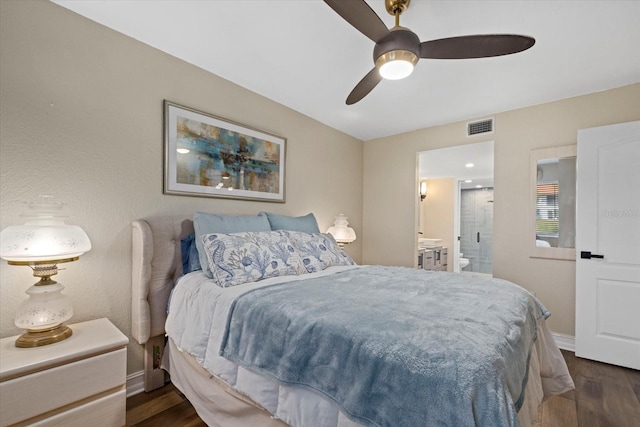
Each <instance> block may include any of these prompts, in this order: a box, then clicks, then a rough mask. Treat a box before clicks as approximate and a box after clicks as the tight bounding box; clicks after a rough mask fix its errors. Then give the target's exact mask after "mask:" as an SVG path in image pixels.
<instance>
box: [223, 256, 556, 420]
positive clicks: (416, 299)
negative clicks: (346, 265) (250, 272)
mask: <svg viewBox="0 0 640 427" xmlns="http://www.w3.org/2000/svg"><path fill="white" fill-rule="evenodd" d="M541 316H544V317H546V316H548V312H547V311H546V310H545V309H544V307H543V306H542V305H541V304H540V303H539V302H538V301H537V300H536V299H535V298H534V297H533V296H532V295H531V294H529V293H528V292H526V291H525V290H523V289H522V288H520V287H519V286H516V285H514V284H512V283H510V282H507V281H504V280H499V279H478V278H475V277H470V276H467V275H460V274H451V273H435V272H426V271H423V270H417V269H410V268H403V267H382V266H366V267H359V268H357V269H355V270H349V271H343V272H340V273H337V274H334V275H331V276H328V277H321V278H315V279H309V280H304V281H295V282H289V283H282V284H276V285H273V286H268V287H264V288H257V289H254V290H249V291H248V292H247V293H245V294H243V295H241V296H239V297H238V298H237V299H236V300H235V301H234V303H233V305H232V307H231V310H230V312H229V317H228V320H227V325H226V331H225V334H224V337H223V340H222V345H221V349H220V354H221V355H222V356H223V357H225V358H227V359H229V360H231V361H234V362H236V363H238V364H240V365H241V366H243V367H245V368H246V369H249V370H251V371H254V372H257V373H259V374H262V375H265V376H268V377H271V378H274V379H276V380H278V381H280V382H281V383H284V384H289V385H298V386H303V387H306V388H308V389H311V390H314V391H316V392H319V393H321V394H323V395H325V396H326V397H328V398H330V399H331V400H333V401H334V402H335V403H336V404H337V405H338V406H339V407H340V408H341V410H342V411H343V412H344V413H345V414H346V415H348V416H349V417H351V418H352V419H353V420H355V421H358V422H360V423H362V424H364V425H367V426H380V427H383V426H385V427H386V426H394V427H396V426H398V427H399V426H473V425H476V426H493V427H495V426H517V425H518V424H519V423H518V417H517V411H518V409H519V408H520V405H521V404H522V401H523V399H524V389H525V386H526V382H527V373H528V366H529V357H530V354H531V349H532V346H533V343H534V341H535V339H536V320H537V319H538V318H539V317H541Z"/></svg>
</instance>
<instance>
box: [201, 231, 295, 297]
mask: <svg viewBox="0 0 640 427" xmlns="http://www.w3.org/2000/svg"><path fill="white" fill-rule="evenodd" d="M202 242H203V245H204V250H205V253H206V254H207V260H208V262H209V268H210V269H211V272H212V274H213V278H214V279H216V281H217V282H218V285H219V286H221V287H223V288H226V287H228V286H236V285H240V284H242V283H248V282H257V281H258V280H263V279H267V278H270V277H278V276H291V275H298V274H304V273H306V272H307V270H306V269H305V268H304V265H303V264H302V260H301V259H300V256H299V255H298V253H297V252H296V250H295V248H294V246H293V245H292V244H291V242H290V241H289V239H288V237H287V236H286V235H284V234H282V233H280V232H277V231H268V232H245V233H231V234H221V233H214V234H206V235H204V236H202Z"/></svg>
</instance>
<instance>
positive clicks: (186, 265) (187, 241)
mask: <svg viewBox="0 0 640 427" xmlns="http://www.w3.org/2000/svg"><path fill="white" fill-rule="evenodd" d="M195 237H196V235H195V233H191V234H189V235H188V236H186V237H183V238H182V239H181V240H180V250H181V252H182V274H187V273H191V272H192V271H198V270H202V266H201V265H200V256H199V255H198V248H197V247H196V241H195Z"/></svg>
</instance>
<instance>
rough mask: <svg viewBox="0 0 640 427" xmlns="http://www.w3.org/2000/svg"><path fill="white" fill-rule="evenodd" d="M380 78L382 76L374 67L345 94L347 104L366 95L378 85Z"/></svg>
mask: <svg viewBox="0 0 640 427" xmlns="http://www.w3.org/2000/svg"><path fill="white" fill-rule="evenodd" d="M381 80H382V76H381V75H380V73H379V72H378V69H377V68H375V67H374V68H373V69H372V70H371V71H369V72H368V73H367V75H366V76H364V77H363V78H362V80H360V82H359V83H358V84H357V85H356V87H354V88H353V90H352V91H351V93H350V94H349V96H347V105H352V104H355V103H356V102H358V101H360V100H361V99H362V98H364V97H365V96H367V95H368V94H369V92H371V90H373V88H374V87H376V86H378V83H380V81H381Z"/></svg>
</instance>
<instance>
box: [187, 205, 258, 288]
mask: <svg viewBox="0 0 640 427" xmlns="http://www.w3.org/2000/svg"><path fill="white" fill-rule="evenodd" d="M193 228H194V230H195V232H196V233H195V234H196V239H195V241H196V247H197V248H198V256H199V257H200V265H201V266H202V271H204V272H205V274H206V275H207V276H209V277H210V278H213V275H212V274H211V269H210V268H209V263H208V260H207V254H206V253H205V251H204V246H203V244H202V236H204V235H205V234H211V233H223V234H229V233H238V232H242V231H271V227H270V226H269V220H268V219H267V218H266V217H264V216H260V215H256V216H251V215H216V214H210V213H205V212H196V213H194V214H193Z"/></svg>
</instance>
